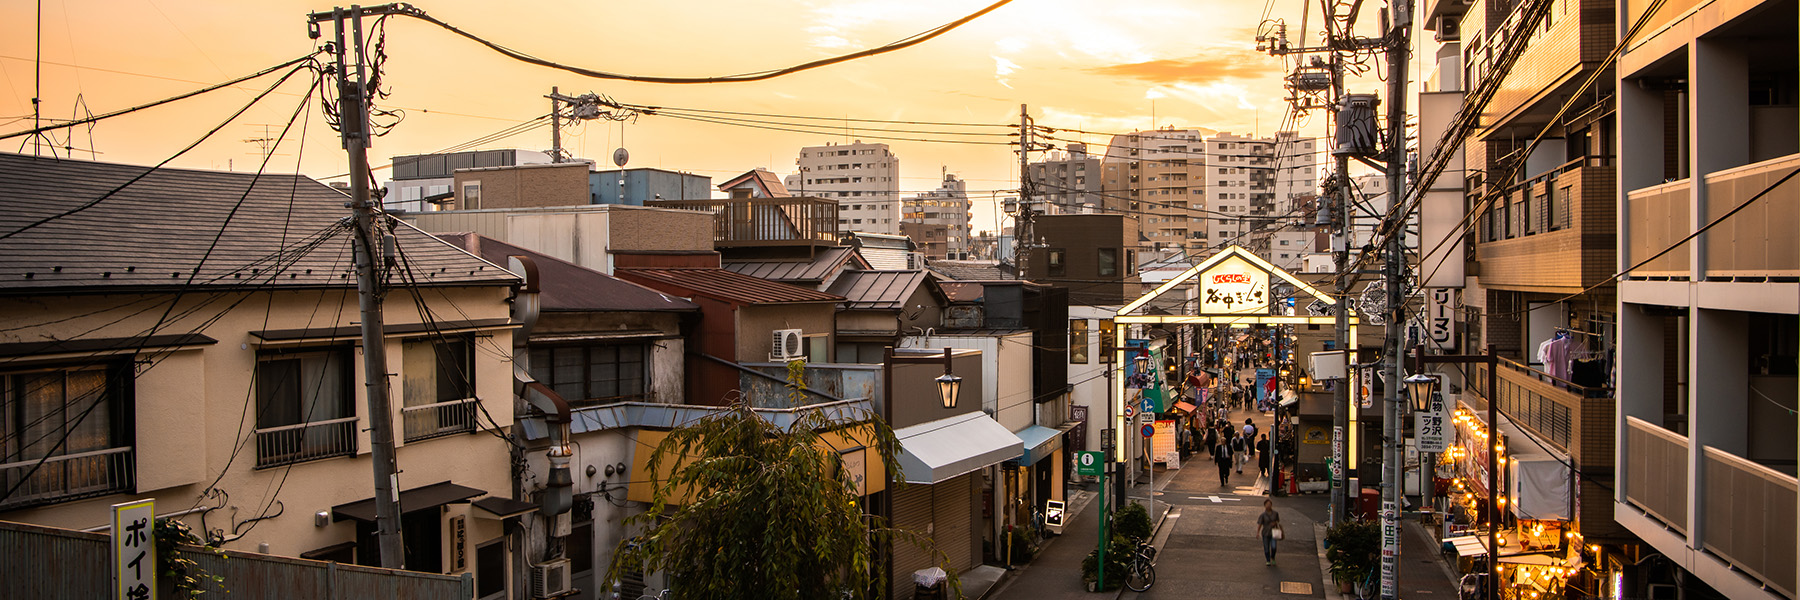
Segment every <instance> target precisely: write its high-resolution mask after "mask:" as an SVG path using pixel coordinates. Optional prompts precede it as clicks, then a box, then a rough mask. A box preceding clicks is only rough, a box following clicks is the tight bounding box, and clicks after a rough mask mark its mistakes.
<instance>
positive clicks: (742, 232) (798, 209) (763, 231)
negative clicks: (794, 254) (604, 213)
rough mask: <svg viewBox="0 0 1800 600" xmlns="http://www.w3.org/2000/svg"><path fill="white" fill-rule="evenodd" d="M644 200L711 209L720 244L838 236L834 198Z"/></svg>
mask: <svg viewBox="0 0 1800 600" xmlns="http://www.w3.org/2000/svg"><path fill="white" fill-rule="evenodd" d="M871 201H873V199H871ZM896 202H897V201H896ZM644 204H645V205H646V206H654V207H657V208H676V209H683V210H698V211H705V212H710V213H713V243H714V244H716V245H719V246H791V245H795V244H827V245H830V244H836V243H837V240H838V203H837V201H835V200H826V199H822V198H797V197H796V198H732V199H724V200H653V201H650V202H645V203H644Z"/></svg>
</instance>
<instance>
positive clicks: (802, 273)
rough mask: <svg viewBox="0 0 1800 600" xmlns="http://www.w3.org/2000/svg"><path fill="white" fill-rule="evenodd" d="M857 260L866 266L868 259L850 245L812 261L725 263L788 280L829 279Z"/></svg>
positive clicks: (746, 271) (749, 272)
mask: <svg viewBox="0 0 1800 600" xmlns="http://www.w3.org/2000/svg"><path fill="white" fill-rule="evenodd" d="M853 261H854V262H856V263H857V265H858V266H861V267H864V268H866V267H867V266H868V263H866V262H864V261H863V260H862V258H861V257H859V256H857V255H856V251H855V250H853V249H850V248H842V247H839V248H826V249H825V250H823V251H821V252H819V254H818V255H817V256H814V257H813V259H812V260H811V261H804V260H738V261H730V262H727V263H725V264H724V265H723V266H724V267H725V268H726V269H729V270H732V271H736V272H739V273H743V274H745V275H749V276H751V277H758V278H762V279H767V280H770V281H780V282H784V283H795V282H808V283H814V284H816V283H818V282H821V281H825V279H826V278H827V277H830V276H831V274H832V273H834V272H836V271H837V270H838V269H840V268H843V266H844V265H845V263H850V262H853Z"/></svg>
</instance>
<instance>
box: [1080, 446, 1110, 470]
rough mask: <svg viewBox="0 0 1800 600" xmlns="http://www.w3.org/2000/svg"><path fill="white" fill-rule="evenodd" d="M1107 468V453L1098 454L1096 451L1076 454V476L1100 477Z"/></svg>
mask: <svg viewBox="0 0 1800 600" xmlns="http://www.w3.org/2000/svg"><path fill="white" fill-rule="evenodd" d="M1105 468H1106V454H1105V453H1103V452H1096V451H1087V452H1076V453H1075V474H1076V475H1100V474H1101V473H1103V472H1105V471H1104V469H1105Z"/></svg>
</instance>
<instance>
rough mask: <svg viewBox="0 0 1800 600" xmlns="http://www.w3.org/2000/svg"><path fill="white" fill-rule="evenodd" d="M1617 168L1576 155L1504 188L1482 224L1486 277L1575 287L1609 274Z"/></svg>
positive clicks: (1516, 284)
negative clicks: (1615, 172)
mask: <svg viewBox="0 0 1800 600" xmlns="http://www.w3.org/2000/svg"><path fill="white" fill-rule="evenodd" d="M1613 186H1614V168H1613V167H1612V166H1610V165H1609V164H1606V159H1605V158H1602V157H1587V158H1579V159H1576V160H1573V161H1569V162H1568V163H1564V164H1563V165H1561V166H1558V167H1556V168H1554V169H1551V170H1549V171H1548V172H1546V173H1543V174H1541V175H1539V176H1537V177H1535V178H1532V179H1531V180H1530V181H1526V182H1524V183H1520V184H1517V185H1513V186H1511V187H1509V188H1507V189H1506V190H1505V191H1504V192H1503V193H1502V195H1501V196H1500V199H1498V200H1496V201H1495V203H1494V204H1493V206H1492V207H1490V208H1489V209H1488V210H1487V211H1485V212H1484V213H1482V215H1481V220H1480V222H1479V223H1478V225H1477V239H1478V240H1479V242H1478V244H1477V245H1476V259H1477V260H1479V261H1480V262H1481V279H1482V282H1483V283H1484V284H1488V285H1491V286H1494V287H1496V288H1499V289H1507V290H1513V291H1542V292H1575V291H1578V290H1582V289H1585V288H1587V287H1588V286H1590V285H1593V284H1596V283H1600V282H1603V281H1606V280H1607V279H1610V278H1611V276H1612V274H1613V269H1614V268H1615V266H1616V265H1615V264H1614V259H1613V257H1614V256H1615V255H1616V253H1617V251H1618V250H1617V248H1615V240H1616V239H1617V234H1616V232H1615V226H1614V225H1615V223H1616V221H1617V217H1616V216H1615V215H1614V206H1616V204H1615V200H1614V194H1616V193H1617V192H1616V191H1615V190H1614V187H1613Z"/></svg>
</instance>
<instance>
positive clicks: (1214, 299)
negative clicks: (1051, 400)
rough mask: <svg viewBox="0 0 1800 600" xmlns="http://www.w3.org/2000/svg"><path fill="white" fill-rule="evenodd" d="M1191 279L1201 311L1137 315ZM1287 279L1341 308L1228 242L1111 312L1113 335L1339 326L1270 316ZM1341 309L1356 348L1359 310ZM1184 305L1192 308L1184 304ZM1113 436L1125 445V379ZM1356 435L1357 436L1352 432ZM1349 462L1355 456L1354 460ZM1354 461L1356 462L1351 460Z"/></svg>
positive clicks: (1353, 414)
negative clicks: (1134, 329)
mask: <svg viewBox="0 0 1800 600" xmlns="http://www.w3.org/2000/svg"><path fill="white" fill-rule="evenodd" d="M1190 281H1191V282H1193V285H1195V286H1197V289H1196V292H1197V294H1198V298H1197V299H1198V300H1199V310H1197V311H1194V312H1193V313H1192V314H1168V315H1146V314H1137V313H1138V312H1139V311H1140V309H1142V308H1144V306H1145V305H1147V304H1149V303H1150V302H1151V301H1153V300H1155V299H1157V298H1159V297H1161V296H1162V295H1163V294H1166V293H1169V292H1170V291H1172V290H1175V289H1176V288H1178V287H1181V286H1183V285H1186V284H1188V283H1189V282H1190ZM1277 281H1279V282H1285V283H1287V284H1288V285H1292V286H1294V289H1295V295H1296V296H1299V295H1307V296H1312V297H1313V298H1315V299H1317V301H1318V302H1320V303H1323V304H1324V305H1326V306H1331V307H1333V308H1336V307H1337V304H1338V302H1337V299H1336V298H1333V297H1332V296H1331V294H1327V293H1325V292H1323V291H1320V290H1319V289H1318V288H1315V287H1313V286H1312V285H1311V284H1309V283H1307V282H1305V281H1301V280H1300V279H1299V278H1298V277H1295V276H1294V274H1293V273H1289V272H1288V271H1287V270H1286V269H1282V268H1281V267H1277V266H1275V265H1274V264H1272V263H1270V262H1269V261H1267V260H1263V258H1262V257H1260V256H1257V255H1256V254H1254V253H1252V252H1250V251H1249V250H1245V249H1244V248H1243V247H1242V246H1236V245H1233V246H1228V247H1226V248H1225V249H1224V250H1220V251H1219V252H1218V253H1217V254H1214V255H1212V256H1211V257H1209V258H1207V259H1206V260H1204V261H1201V262H1200V264H1197V265H1194V266H1193V267H1192V268H1190V269H1188V270H1186V271H1182V273H1181V274H1180V275H1177V276H1175V277H1174V278H1172V279H1170V280H1168V281H1166V282H1163V284H1162V285H1159V286H1157V287H1156V289H1154V290H1151V291H1150V292H1149V293H1147V294H1144V295H1143V296H1140V297H1138V299H1136V300H1133V301H1131V302H1130V303H1128V304H1126V305H1125V306H1123V307H1120V308H1119V310H1118V312H1117V313H1115V315H1114V316H1113V339H1117V340H1123V339H1125V329H1126V328H1127V327H1130V326H1131V325H1134V324H1151V325H1155V324H1163V325H1240V324H1241V325H1258V324H1260V325H1335V324H1336V323H1337V319H1336V317H1333V316H1329V315H1325V316H1321V315H1314V314H1304V315H1277V314H1271V311H1270V307H1271V306H1273V305H1275V304H1276V302H1275V300H1276V299H1275V298H1272V297H1271V293H1272V290H1271V285H1272V284H1273V283H1274V282H1277ZM1346 304H1347V306H1345V307H1344V308H1343V309H1344V310H1346V311H1348V312H1347V315H1348V317H1349V321H1350V340H1349V344H1348V346H1349V347H1351V348H1355V347H1356V324H1357V315H1356V308H1355V306H1353V305H1348V304H1350V303H1346ZM1181 306H1183V307H1187V306H1191V304H1190V303H1186V302H1184V303H1182V305H1181ZM1127 350H1129V348H1126V347H1125V346H1124V345H1123V344H1120V345H1118V347H1117V348H1115V349H1114V351H1113V352H1114V356H1113V364H1114V365H1123V364H1126V360H1127V358H1126V356H1125V353H1126V351H1127ZM1112 397H1113V410H1112V414H1113V418H1114V424H1113V435H1114V436H1116V437H1115V438H1114V443H1115V444H1118V447H1120V448H1124V447H1125V443H1126V435H1125V431H1126V429H1125V410H1126V407H1125V405H1124V401H1125V400H1124V399H1125V397H1126V394H1125V378H1123V377H1115V378H1113V394H1112ZM1356 420H1357V410H1356V404H1355V403H1351V405H1350V428H1349V430H1350V431H1352V432H1354V431H1355V430H1356ZM1352 436H1354V434H1352ZM1348 447H1349V448H1351V449H1352V450H1351V451H1352V452H1354V448H1355V447H1356V445H1355V439H1354V437H1352V438H1351V440H1350V441H1349V444H1348ZM1128 456H1132V454H1131V453H1128V452H1119V453H1118V456H1117V458H1118V460H1119V462H1121V463H1123V462H1124V461H1125V458H1126V457H1128ZM1351 460H1355V459H1354V458H1352V459H1351ZM1353 464H1354V463H1353Z"/></svg>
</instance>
